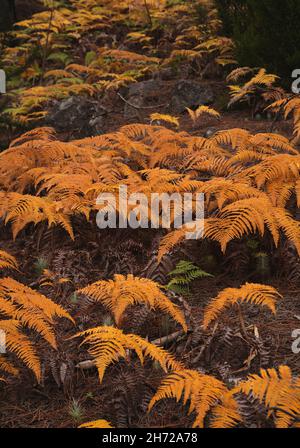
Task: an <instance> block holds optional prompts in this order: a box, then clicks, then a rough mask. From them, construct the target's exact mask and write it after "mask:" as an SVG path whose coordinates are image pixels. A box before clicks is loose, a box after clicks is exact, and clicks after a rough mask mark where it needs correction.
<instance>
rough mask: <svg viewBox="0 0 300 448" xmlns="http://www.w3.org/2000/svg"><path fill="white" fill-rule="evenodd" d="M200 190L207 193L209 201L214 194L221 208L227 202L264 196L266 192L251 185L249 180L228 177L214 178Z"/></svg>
mask: <svg viewBox="0 0 300 448" xmlns="http://www.w3.org/2000/svg"><path fill="white" fill-rule="evenodd" d="M199 191H201V193H204V194H205V197H206V199H207V200H208V201H209V199H210V196H211V195H213V197H214V198H216V200H217V204H218V208H219V209H222V207H223V206H224V204H225V203H226V202H234V201H237V200H240V199H244V198H251V197H264V193H262V192H261V191H260V190H258V189H257V188H254V187H251V185H250V182H249V181H247V180H245V181H244V182H241V181H235V180H232V179H226V178H214V179H212V180H209V181H207V182H204V184H203V186H201V187H200V189H199Z"/></svg>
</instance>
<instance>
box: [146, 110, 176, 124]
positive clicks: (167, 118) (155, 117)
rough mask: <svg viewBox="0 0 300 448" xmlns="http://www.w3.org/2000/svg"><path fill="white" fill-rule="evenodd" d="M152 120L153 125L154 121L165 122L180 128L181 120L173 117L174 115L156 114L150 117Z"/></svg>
mask: <svg viewBox="0 0 300 448" xmlns="http://www.w3.org/2000/svg"><path fill="white" fill-rule="evenodd" d="M150 119H151V123H152V122H153V121H158V122H160V121H165V122H167V123H170V124H174V125H175V126H177V127H178V126H179V120H178V118H177V117H173V116H172V115H166V114H159V113H154V114H151V115H150Z"/></svg>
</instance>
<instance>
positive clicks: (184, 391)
mask: <svg viewBox="0 0 300 448" xmlns="http://www.w3.org/2000/svg"><path fill="white" fill-rule="evenodd" d="M166 398H175V399H176V401H179V400H180V399H181V398H182V400H183V404H186V403H187V402H188V400H189V401H190V407H189V412H190V413H191V412H195V414H196V419H195V421H194V424H193V427H194V428H195V427H200V428H203V427H204V426H205V418H206V416H207V414H211V415H210V417H211V419H212V423H211V426H213V427H220V428H230V427H232V426H235V425H236V424H237V423H238V422H239V421H240V420H241V417H240V415H239V413H238V406H237V403H236V402H235V401H234V399H232V398H231V399H230V398H229V391H228V389H227V388H226V386H225V384H224V383H222V382H221V381H220V380H218V379H216V378H214V377H213V376H209V375H204V374H201V373H199V372H197V371H196V370H185V369H184V370H181V371H179V372H173V373H171V374H170V375H169V376H167V377H166V378H165V379H164V380H163V381H162V384H161V386H160V387H159V389H158V390H157V392H156V394H155V395H154V396H153V397H152V399H151V401H150V403H149V411H150V410H151V409H152V408H153V407H154V405H155V404H156V403H157V402H158V401H160V400H163V399H166Z"/></svg>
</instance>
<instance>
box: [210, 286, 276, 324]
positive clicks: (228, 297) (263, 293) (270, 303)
mask: <svg viewBox="0 0 300 448" xmlns="http://www.w3.org/2000/svg"><path fill="white" fill-rule="evenodd" d="M279 298H281V295H280V294H279V292H278V291H277V290H276V289H275V288H273V287H272V286H267V285H260V284H256V283H246V284H245V285H243V286H241V287H240V288H226V289H224V290H223V291H221V292H220V293H219V294H218V296H217V297H216V298H214V299H213V300H212V301H211V302H210V303H209V304H208V305H207V307H206V308H205V310H204V317H203V326H204V328H205V329H207V328H208V326H209V325H210V324H211V322H213V321H214V320H216V319H217V318H218V316H219V315H220V313H221V312H222V311H224V309H226V308H228V307H230V306H232V305H234V304H235V303H240V302H241V303H242V302H250V303H254V304H256V305H261V306H266V307H268V308H269V309H270V310H271V312H272V313H273V314H275V313H276V301H277V300H278V299H279Z"/></svg>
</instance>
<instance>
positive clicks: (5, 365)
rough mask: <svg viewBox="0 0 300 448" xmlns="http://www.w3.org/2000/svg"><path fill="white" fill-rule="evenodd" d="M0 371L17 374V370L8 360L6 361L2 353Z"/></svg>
mask: <svg viewBox="0 0 300 448" xmlns="http://www.w3.org/2000/svg"><path fill="white" fill-rule="evenodd" d="M0 371H2V372H5V373H8V374H10V375H13V376H17V375H18V374H19V370H18V369H16V368H15V367H14V366H13V365H12V364H11V363H10V362H9V361H7V360H6V359H5V358H4V356H3V355H1V356H0Z"/></svg>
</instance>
